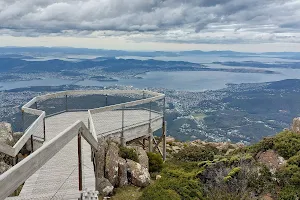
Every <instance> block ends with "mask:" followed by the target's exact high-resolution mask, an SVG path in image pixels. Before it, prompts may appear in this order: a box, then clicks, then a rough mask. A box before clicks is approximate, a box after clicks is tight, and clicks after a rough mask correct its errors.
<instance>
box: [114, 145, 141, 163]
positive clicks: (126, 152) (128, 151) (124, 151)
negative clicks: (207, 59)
mask: <svg viewBox="0 0 300 200" xmlns="http://www.w3.org/2000/svg"><path fill="white" fill-rule="evenodd" d="M119 156H120V157H121V158H124V159H130V160H133V161H135V162H139V157H138V154H137V152H136V150H135V149H132V148H127V147H120V150H119Z"/></svg>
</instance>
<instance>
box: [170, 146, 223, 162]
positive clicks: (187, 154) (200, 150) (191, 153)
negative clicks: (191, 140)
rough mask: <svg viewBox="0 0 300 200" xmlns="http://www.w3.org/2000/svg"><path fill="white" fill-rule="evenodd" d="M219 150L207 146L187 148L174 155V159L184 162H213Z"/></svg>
mask: <svg viewBox="0 0 300 200" xmlns="http://www.w3.org/2000/svg"><path fill="white" fill-rule="evenodd" d="M217 151H218V150H217V149H216V148H213V147H210V146H207V147H200V146H191V145H190V146H186V147H184V148H183V149H181V150H179V152H178V153H175V154H174V158H176V159H178V160H182V161H206V160H211V161H212V160H213V159H214V155H215V154H216V153H217Z"/></svg>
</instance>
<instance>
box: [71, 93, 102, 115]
mask: <svg viewBox="0 0 300 200" xmlns="http://www.w3.org/2000/svg"><path fill="white" fill-rule="evenodd" d="M106 102H107V100H106V95H103V94H95V95H68V96H67V111H87V110H88V109H91V108H99V107H104V106H106Z"/></svg>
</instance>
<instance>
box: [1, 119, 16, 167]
mask: <svg viewBox="0 0 300 200" xmlns="http://www.w3.org/2000/svg"><path fill="white" fill-rule="evenodd" d="M1 143H3V144H7V145H9V146H13V145H14V138H13V132H12V128H11V125H10V123H6V122H0V145H1ZM0 161H4V162H5V163H6V164H12V158H11V157H10V156H9V155H6V154H4V153H0ZM2 168H3V167H2ZM4 168H6V167H4ZM4 168H3V169H4Z"/></svg>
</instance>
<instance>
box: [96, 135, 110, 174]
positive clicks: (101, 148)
mask: <svg viewBox="0 0 300 200" xmlns="http://www.w3.org/2000/svg"><path fill="white" fill-rule="evenodd" d="M107 147H108V144H107V142H106V141H105V140H104V139H102V138H100V139H99V140H98V150H97V151H96V152H95V162H96V166H97V170H96V177H97V178H103V177H104V174H105V172H104V169H105V154H106V150H107Z"/></svg>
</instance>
